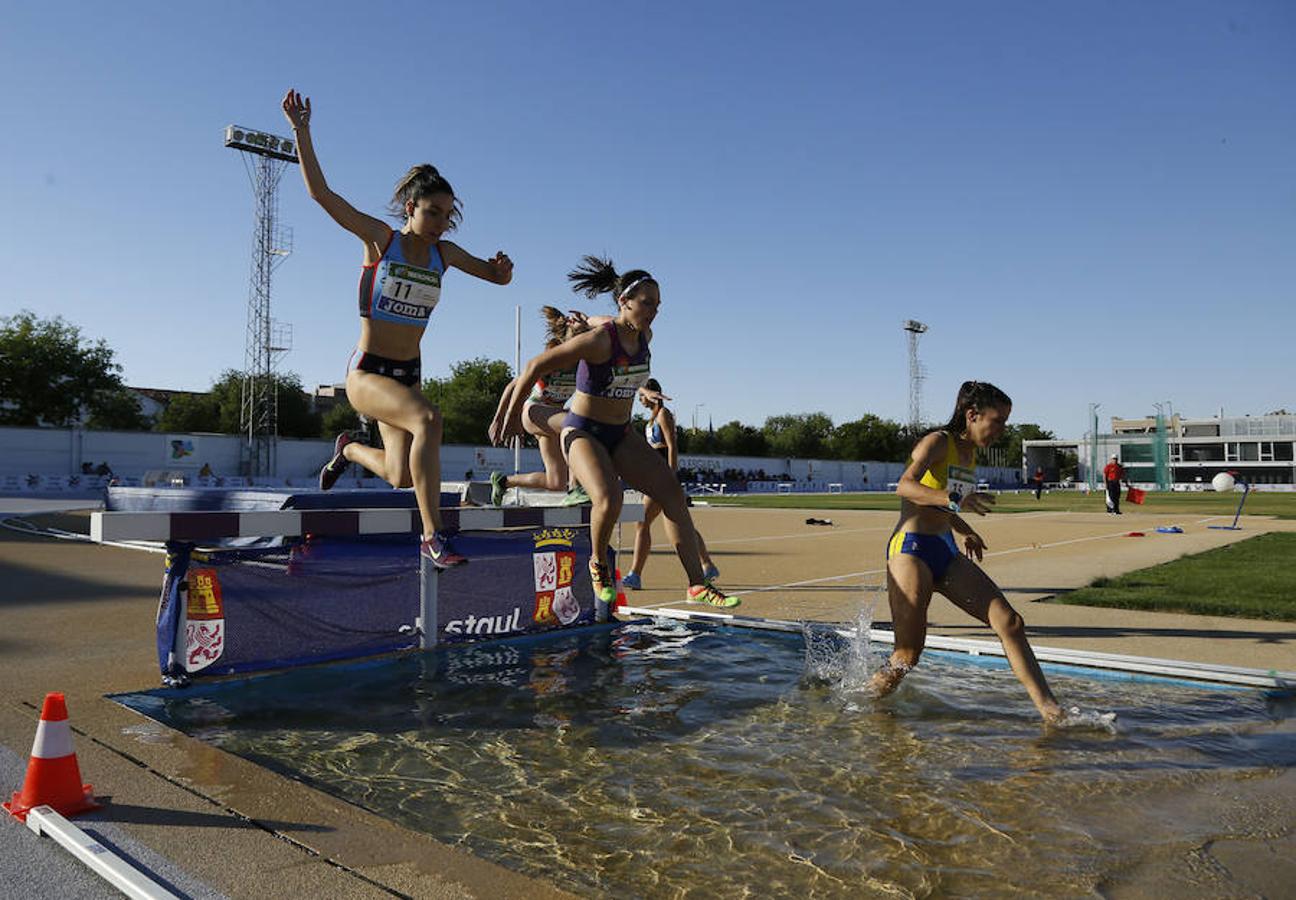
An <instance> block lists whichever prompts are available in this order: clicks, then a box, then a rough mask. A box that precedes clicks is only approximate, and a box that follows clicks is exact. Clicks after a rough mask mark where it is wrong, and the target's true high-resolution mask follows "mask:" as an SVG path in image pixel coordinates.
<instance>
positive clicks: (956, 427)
mask: <svg viewBox="0 0 1296 900" xmlns="http://www.w3.org/2000/svg"><path fill="white" fill-rule="evenodd" d="M990 406H998V407H1005V408H1006V407H1010V406H1012V398H1011V397H1009V396H1008V395H1007V394H1005V393H1004V392H1003V391H1001V390H999V388H997V387H995V386H994V385H993V384H991V383H990V382H988V381H965V382H963V384H962V385H961V386H960V387H959V392H958V400H957V401H955V403H954V414H953V415H952V416H950V420H949V424H947V425H946V426H945V430H946V431H948V432H949V433H950V434H952V435H954V436H955V437H958V436H960V435H961V434H963V433H964V432H965V431H967V411H968V410H969V409H974V410H978V411H980V410H983V409H985V408H987V407H990Z"/></svg>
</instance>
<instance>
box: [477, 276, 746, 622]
mask: <svg viewBox="0 0 1296 900" xmlns="http://www.w3.org/2000/svg"><path fill="white" fill-rule="evenodd" d="M568 277H569V278H570V279H571V281H572V284H573V289H574V290H577V291H580V292H582V293H584V294H586V295H587V296H588V297H590V298H591V299H592V298H594V297H597V296H599V295H600V294H611V295H612V297H613V299H614V301H615V302H616V305H617V314H616V318H614V319H612V320H610V321H608V322H606V323H604V324H603V326H602V327H599V328H592V329H590V330H589V331H587V332H585V333H584V334H580V335H577V336H576V337H574V338H572V339H571V340H569V341H567V342H565V343H563V344H561V345H559V346H557V347H554V348H552V349H550V350H546V351H545V352H544V353H541V354H540V355H539V356H537V357H535V358H534V359H531V360H530V361H528V362H527V364H526V365H525V366H524V367H523V369H522V372H521V373H520V374H519V375H518V378H517V381H516V383H515V387H514V390H513V395H512V397H511V398H510V399H509V405H508V410H507V412H506V413H505V415H504V433H503V435H501V437H503V438H507V437H509V436H511V435H514V434H518V433H519V432H520V431H521V430H522V428H521V422H520V419H521V411H522V404H523V402H524V399H523V398H525V396H526V395H527V393H528V392H529V391H530V390H531V387H532V386H533V385H534V384H535V383H536V381H537V380H538V379H539V378H540V376H541V375H542V374H543V373H545V372H553V371H559V370H563V369H568V368H570V367H572V366H576V393H575V394H573V395H572V398H571V407H570V409H571V411H570V412H569V413H568V415H567V418H566V420H565V422H564V427H563V431H562V446H563V450H564V452H565V453H566V454H567V463H568V465H570V466H571V470H572V472H573V473H574V474H575V476H576V478H577V479H578V480H579V481H580V483H581V485H583V486H584V488H585V490H586V491H588V492H589V495H590V500H591V504H592V508H591V510H590V542H591V544H592V545H593V549H592V558H591V560H590V578H591V581H592V582H593V584H594V590H595V593H596V594H597V595H598V596H599V597H600V598H601V599H603V600H605V601H607V602H609V603H610V602H612V601H613V600H615V598H616V584H615V582H614V580H613V578H612V576H611V574H610V573H611V571H612V570H611V568H610V567H609V566H608V543H609V541H610V540H611V537H612V529H613V528H614V527H615V525H616V521H617V517H618V515H619V513H620V511H621V502H622V496H623V495H622V489H621V479H625V481H626V482H627V483H628V484H629V485H630V486H631V487H633V488H635V489H636V490H640V491H643V493H645V494H647V495H648V496H649V497H652V498H654V499H655V500H657V501H658V502H659V503H660V504H661V506H662V511H663V513H664V514H665V516H666V531H667V533H668V534H669V535H670V538H671V542H672V543H673V544H674V545H675V547H676V548H677V549H678V550H679V557H680V562H681V563H683V565H684V571H685V572H686V573H687V574H688V580H689V587H688V593H687V599H688V600H689V601H691V602H697V603H709V604H711V605H713V606H735V605H737V603H738V600H737V598H735V597H726V596H725V595H724V594H723V593H721V592H720V591H719V590H718V589H716V588H715V587H713V586H712V585H710V584H708V583H707V580H706V578H705V576H704V574H703V571H702V564H701V563H700V562H699V560H698V551H697V535H696V533H695V531H694V529H693V519H692V518H691V517H690V516H689V511H688V506H687V505H686V504H685V500H684V490H683V488H681V487H680V483H679V481H678V480H677V479H676V478H675V473H674V472H672V471H671V469H670V467H669V466H667V465H666V461H665V460H664V459H662V458H661V457H660V456H659V455H658V454H656V453H654V452H653V451H652V450H651V449H650V448H649V447H648V444H647V443H646V442H645V441H644V439H643V435H641V434H639V433H638V432H634V431H631V430H630V413H631V411H632V410H633V407H634V401H635V397H636V396H637V395H638V392H639V389H640V388H641V387H642V386H643V384H644V382H645V381H646V380H647V379H648V372H649V363H650V360H651V354H650V353H649V350H648V345H649V343H650V342H651V340H652V322H653V319H654V318H656V316H657V309H658V307H659V306H660V305H661V289H660V288H659V287H658V284H657V280H656V279H655V278H653V277H652V275H650V274H649V273H648V272H646V271H644V270H643V269H634V270H631V271H629V272H626V273H625V274H624V275H619V274H617V271H616V269H615V268H613V266H612V263H611V262H610V261H608V260H603V259H598V258H597V257H593V256H587V257H586V258H585V261H584V264H583V265H582V266H581V267H579V268H577V269H576V271H574V272H572V273H570V274H569V275H568Z"/></svg>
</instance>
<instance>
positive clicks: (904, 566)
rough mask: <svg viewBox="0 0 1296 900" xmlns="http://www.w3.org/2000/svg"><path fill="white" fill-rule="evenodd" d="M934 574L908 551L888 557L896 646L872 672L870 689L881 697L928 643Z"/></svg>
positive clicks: (898, 680) (888, 587)
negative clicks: (928, 616)
mask: <svg viewBox="0 0 1296 900" xmlns="http://www.w3.org/2000/svg"><path fill="white" fill-rule="evenodd" d="M931 595H932V573H931V569H929V568H927V564H926V563H925V562H923V561H922V560H920V559H919V558H918V557H916V556H912V555H910V554H908V553H899V552H894V553H893V554H892V555H891V558H890V559H888V560H887V599H888V600H889V601H890V604H891V627H892V629H894V631H895V646H894V648H893V649H892V651H891V655H890V657H888V658H887V661H886V662H885V663H883V664H882V668H880V669H878V670H877V671H876V672H874V673H873V677H872V678H871V679H870V680H869V689H870V690H871V691H872V692H873V693H874V694H875V695H877V696H879V697H881V696H884V695H886V694H889V693H891V692H892V691H894V690H895V689H896V687H897V686H898V685H899V684H900V679H902V678H904V677H905V675H906V674H907V673H908V672H909V670H910V669H912V668H913V667H914V666H916V665H918V657H920V656H921V655H922V651H923V647H925V646H926V644H927V607H928V606H930V605H931Z"/></svg>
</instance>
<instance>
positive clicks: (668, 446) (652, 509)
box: [621, 378, 720, 591]
mask: <svg viewBox="0 0 1296 900" xmlns="http://www.w3.org/2000/svg"><path fill="white" fill-rule="evenodd" d="M669 399H670V398H669V397H665V396H664V395H663V394H662V392H661V384H660V383H658V381H657V379H656V378H649V379H648V381H647V382H645V384H644V389H643V390H642V391H641V392H640V395H639V402H640V403H642V404H643V405H644V408H645V409H647V410H648V421H647V423H645V425H644V439H645V440H646V441H647V442H648V446H649V447H651V448H652V449H653V451H654V452H656V453H658V454H660V455H661V456H662V457H664V458H665V460H666V465H667V466H668V467H669V468H670V470H671V472H675V471H676V470H677V469H679V446H678V444H677V442H676V439H675V414H674V413H672V412H671V411H670V410H669V409H667V408H666V403H665V401H666V400H669ZM677 480H678V479H677ZM685 499H686V502H687V498H685ZM661 511H662V506H661V504H660V503H658V502H657V501H656V500H655V499H653V498H652V497H651V496H649V495H647V494H645V495H644V517H643V521H642V522H636V523H635V542H634V561H633V562H632V563H631V564H630V571H629V573H627V574H626V576H625V578H623V579H621V583H622V584H623V585H625V586H626V587H628V588H630V589H631V590H634V591H639V590H643V570H644V566H646V565H647V564H648V555H649V554H650V553H652V523H653V521H654V520H656V518H657V517H658V516H659V515H661ZM694 532H695V533H696V534H697V545H698V558H699V559H700V560H701V562H702V577H703V578H705V579H706V580H707V581H715V580H716V579H717V578H719V577H720V570H719V569H717V568H716V564H715V562H714V561H713V560H712V559H711V554H710V553H709V552H708V551H707V545H706V541H705V540H703V538H702V532H701V531H698V530H697V529H696V528H694Z"/></svg>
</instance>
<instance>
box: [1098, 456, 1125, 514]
mask: <svg viewBox="0 0 1296 900" xmlns="http://www.w3.org/2000/svg"><path fill="white" fill-rule="evenodd" d="M1103 481H1105V482H1107V512H1109V513H1114V514H1115V515H1118V516H1119V515H1120V514H1121V511H1120V497H1121V482H1124V483H1125V484H1129V478H1128V477H1126V475H1125V467H1124V466H1122V465H1121V464H1120V460H1119V459H1117V457H1116V454H1115V453H1113V454H1112V455H1111V459H1110V460H1108V461H1107V465H1105V466H1103Z"/></svg>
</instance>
